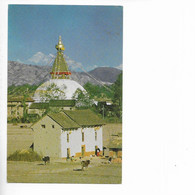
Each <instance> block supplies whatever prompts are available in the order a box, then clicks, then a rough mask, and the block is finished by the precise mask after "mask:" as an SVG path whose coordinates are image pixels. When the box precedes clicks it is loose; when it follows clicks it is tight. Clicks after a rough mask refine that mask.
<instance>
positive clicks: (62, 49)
mask: <svg viewBox="0 0 195 195" xmlns="http://www.w3.org/2000/svg"><path fill="white" fill-rule="evenodd" d="M56 49H57V50H58V51H64V50H65V47H64V45H63V43H62V40H61V36H59V41H58V44H57V45H56Z"/></svg>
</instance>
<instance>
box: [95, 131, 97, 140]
mask: <svg viewBox="0 0 195 195" xmlns="http://www.w3.org/2000/svg"><path fill="white" fill-rule="evenodd" d="M95 141H97V131H95Z"/></svg>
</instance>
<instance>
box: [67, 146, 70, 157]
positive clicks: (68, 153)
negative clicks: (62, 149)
mask: <svg viewBox="0 0 195 195" xmlns="http://www.w3.org/2000/svg"><path fill="white" fill-rule="evenodd" d="M69 158H70V148H67V159H69Z"/></svg>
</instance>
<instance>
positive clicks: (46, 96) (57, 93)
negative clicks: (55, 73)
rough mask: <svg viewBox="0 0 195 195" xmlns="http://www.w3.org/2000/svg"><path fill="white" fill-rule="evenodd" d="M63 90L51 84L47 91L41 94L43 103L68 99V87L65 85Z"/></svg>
mask: <svg viewBox="0 0 195 195" xmlns="http://www.w3.org/2000/svg"><path fill="white" fill-rule="evenodd" d="M62 89H63V90H61V89H60V88H59V87H58V86H57V85H56V84H55V83H52V84H50V85H49V86H48V87H47V88H46V90H44V91H41V92H40V96H41V99H42V101H44V102H45V101H46V102H47V101H49V100H58V99H64V98H65V97H66V94H65V92H64V90H65V89H66V86H65V85H64V86H63V87H62Z"/></svg>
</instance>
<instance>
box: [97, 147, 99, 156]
mask: <svg viewBox="0 0 195 195" xmlns="http://www.w3.org/2000/svg"><path fill="white" fill-rule="evenodd" d="M99 155H100V149H99V148H98V149H97V156H99Z"/></svg>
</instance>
